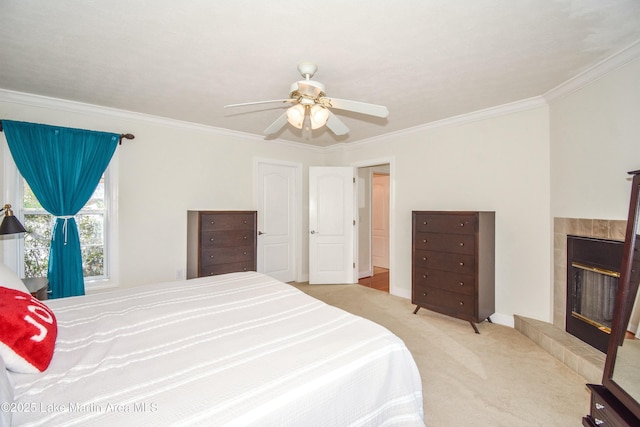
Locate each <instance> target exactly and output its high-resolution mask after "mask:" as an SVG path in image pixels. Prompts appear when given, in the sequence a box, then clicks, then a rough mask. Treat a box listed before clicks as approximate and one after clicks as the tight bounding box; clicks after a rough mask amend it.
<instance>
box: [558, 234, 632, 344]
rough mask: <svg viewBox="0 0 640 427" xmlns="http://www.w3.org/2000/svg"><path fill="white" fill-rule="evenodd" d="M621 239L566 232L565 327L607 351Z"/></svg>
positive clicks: (621, 245)
mask: <svg viewBox="0 0 640 427" xmlns="http://www.w3.org/2000/svg"><path fill="white" fill-rule="evenodd" d="M623 246H624V242H620V241H616V240H606V239H596V238H591V237H582V236H567V311H566V313H567V314H566V331H567V332H568V333H570V334H572V335H574V336H576V337H578V338H580V339H581V340H582V341H584V342H586V343H587V344H590V345H591V346H593V347H595V348H597V349H598V350H600V351H601V352H603V353H606V352H607V346H608V344H609V336H610V334H611V326H612V321H613V312H614V307H615V299H616V293H617V292H618V281H619V278H620V267H621V263H622V250H623Z"/></svg>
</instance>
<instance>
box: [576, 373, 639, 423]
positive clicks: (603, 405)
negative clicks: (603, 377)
mask: <svg viewBox="0 0 640 427" xmlns="http://www.w3.org/2000/svg"><path fill="white" fill-rule="evenodd" d="M587 386H588V387H589V389H590V390H591V414H590V415H589V416H587V419H588V421H590V422H591V423H592V424H593V425H596V426H599V427H631V426H637V425H639V424H638V419H637V418H636V417H635V416H634V415H633V414H632V413H631V411H629V409H628V408H626V407H625V406H624V405H622V403H621V402H620V401H619V400H617V399H616V398H615V397H614V396H613V395H612V394H611V392H610V391H609V390H607V389H606V388H605V387H603V386H602V385H593V384H588V385H587Z"/></svg>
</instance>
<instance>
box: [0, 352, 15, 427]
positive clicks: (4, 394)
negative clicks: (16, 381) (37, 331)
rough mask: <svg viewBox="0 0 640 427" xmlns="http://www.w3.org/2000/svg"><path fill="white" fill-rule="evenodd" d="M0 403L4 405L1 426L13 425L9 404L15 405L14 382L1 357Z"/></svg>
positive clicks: (0, 413) (0, 418) (0, 416)
mask: <svg viewBox="0 0 640 427" xmlns="http://www.w3.org/2000/svg"><path fill="white" fill-rule="evenodd" d="M0 403H3V405H2V410H0V425H3V426H10V425H11V411H10V410H8V409H7V408H8V405H6V404H7V403H9V404H11V403H13V381H11V377H10V376H9V373H8V372H7V367H6V366H5V364H4V360H3V359H2V357H0Z"/></svg>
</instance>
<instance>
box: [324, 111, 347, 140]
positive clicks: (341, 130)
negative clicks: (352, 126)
mask: <svg viewBox="0 0 640 427" xmlns="http://www.w3.org/2000/svg"><path fill="white" fill-rule="evenodd" d="M327 111H329V118H328V119H327V123H326V126H327V127H328V128H329V130H330V131H331V132H333V133H335V134H336V135H338V136H340V135H346V134H347V133H348V132H349V128H348V127H347V125H345V124H344V123H342V120H340V119H339V118H337V117H336V115H335V114H333V113H332V112H331V111H330V110H327Z"/></svg>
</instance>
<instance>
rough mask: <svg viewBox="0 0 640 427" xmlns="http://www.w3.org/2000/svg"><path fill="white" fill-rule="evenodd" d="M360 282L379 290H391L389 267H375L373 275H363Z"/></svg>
mask: <svg viewBox="0 0 640 427" xmlns="http://www.w3.org/2000/svg"><path fill="white" fill-rule="evenodd" d="M358 284H360V285H362V286H366V287H368V288H372V289H377V290H379V291H384V292H387V293H388V292H389V269H387V268H382V267H375V266H374V267H373V276H369V277H363V278H362V279H360V280H359V281H358Z"/></svg>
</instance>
